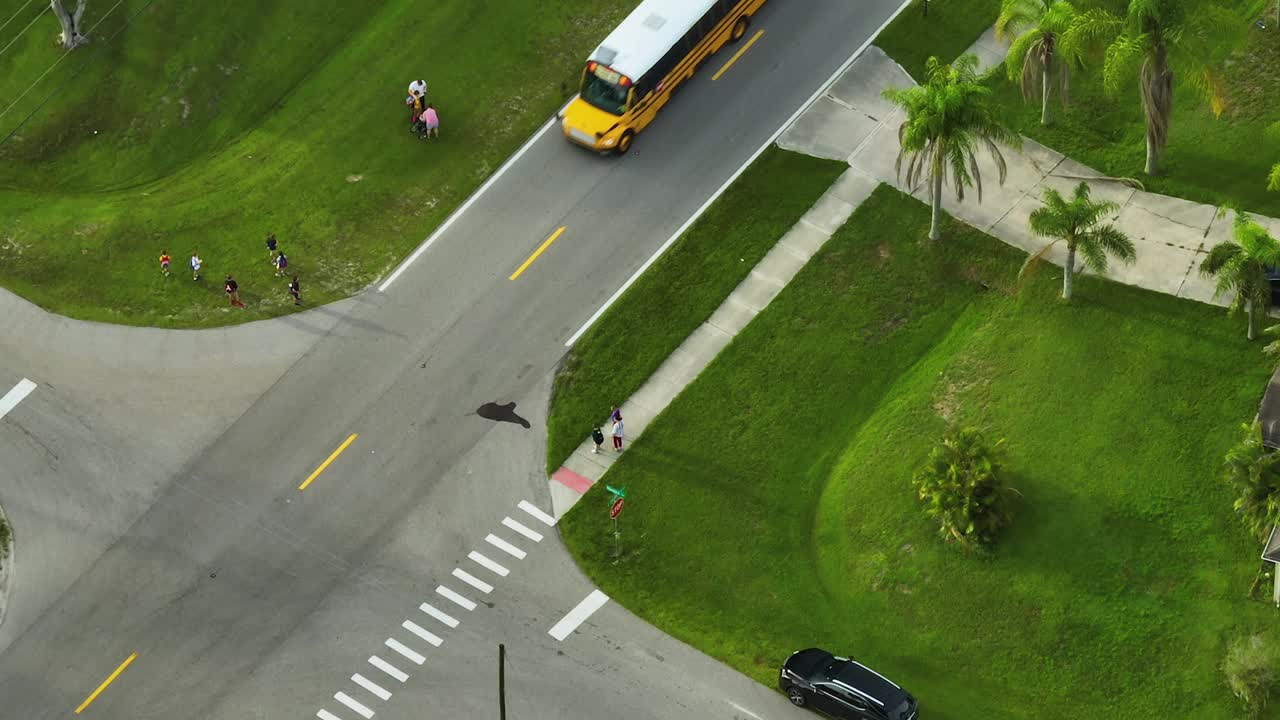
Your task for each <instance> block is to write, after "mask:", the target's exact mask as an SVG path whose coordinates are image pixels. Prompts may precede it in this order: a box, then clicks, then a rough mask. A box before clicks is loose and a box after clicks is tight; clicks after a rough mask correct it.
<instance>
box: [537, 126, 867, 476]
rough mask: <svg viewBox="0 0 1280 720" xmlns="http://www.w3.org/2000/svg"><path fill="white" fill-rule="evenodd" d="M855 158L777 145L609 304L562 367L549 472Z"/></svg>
mask: <svg viewBox="0 0 1280 720" xmlns="http://www.w3.org/2000/svg"><path fill="white" fill-rule="evenodd" d="M846 168H847V165H845V164H844V163H839V162H833V161H830V160H821V159H817V158H811V157H808V156H805V155H799V154H797V153H791V152H787V151H785V150H779V149H778V148H770V149H769V150H767V151H766V152H765V153H764V154H763V155H761V156H760V158H759V159H758V160H756V162H755V163H754V164H752V166H751V167H750V168H748V169H747V171H746V172H744V173H743V174H742V176H741V177H739V178H738V181H737V182H735V183H734V184H733V185H732V186H731V187H730V188H729V189H728V190H726V191H725V193H724V195H722V196H721V197H720V199H719V200H717V201H716V202H715V203H714V204H712V205H711V207H710V208H708V209H707V212H706V213H705V214H704V215H703V216H702V217H701V218H699V219H698V221H697V222H696V223H694V224H693V226H692V227H690V228H689V230H688V231H687V232H685V234H684V235H683V236H682V237H681V238H680V239H679V240H678V241H676V243H675V244H674V245H672V247H671V248H670V249H669V250H667V252H666V253H665V254H664V255H663V256H662V257H661V258H659V259H658V260H657V262H655V263H654V265H653V267H652V268H650V269H649V271H648V272H646V273H645V274H644V275H642V276H641V277H640V279H639V280H637V281H636V283H635V284H634V285H632V286H631V287H630V288H629V289H628V290H627V292H626V293H625V294H623V296H622V297H621V298H620V299H619V301H618V302H616V303H614V304H613V306H612V307H610V308H609V310H608V311H607V312H606V313H605V314H604V315H603V316H602V317H601V318H600V319H599V320H598V321H597V322H596V323H595V324H594V325H593V326H592V327H591V329H590V330H588V331H587V333H586V334H585V335H583V336H582V338H581V339H579V340H578V342H577V343H576V344H575V345H574V347H573V349H572V350H571V351H570V352H569V355H568V356H567V357H566V359H565V362H564V365H563V366H562V367H561V369H560V372H559V374H557V376H556V379H555V390H554V395H553V399H552V406H551V412H550V414H549V417H548V418H547V472H552V471H554V470H555V469H556V468H557V467H559V466H560V463H562V462H564V460H565V458H567V457H569V454H570V453H572V452H573V449H574V448H576V447H577V446H578V444H579V443H580V442H582V440H583V439H584V438H586V437H587V435H588V434H589V433H590V431H591V428H592V425H593V423H598V422H600V421H602V420H603V419H604V416H605V415H607V414H608V412H609V406H610V404H612V403H621V402H622V401H623V400H624V399H626V398H628V397H630V396H631V395H632V394H633V393H634V392H635V391H636V390H638V389H639V388H640V386H641V385H643V384H644V382H645V380H647V379H648V378H649V376H650V375H652V374H653V372H654V371H655V370H657V369H658V366H659V365H661V364H662V361H663V360H665V359H666V358H667V356H669V355H670V354H671V352H672V351H673V350H675V349H676V348H677V347H678V346H679V345H680V343H681V342H684V339H685V338H687V337H688V336H689V334H690V333H692V332H693V331H694V330H696V329H697V327H698V325H700V324H701V323H703V322H704V321H705V320H706V319H707V318H709V317H711V314H712V313H714V312H715V310H716V308H717V307H719V306H720V303H722V302H724V299H725V298H726V297H728V296H729V293H730V292H732V291H733V288H735V287H737V285H738V283H740V282H741V281H742V280H743V278H745V277H746V276H747V274H748V273H750V272H751V268H753V267H755V266H756V263H758V262H759V261H760V259H761V258H763V257H764V255H765V253H767V252H769V249H770V248H772V247H773V246H774V244H775V243H777V241H778V240H779V239H780V238H781V237H782V236H783V235H784V234H786V232H787V230H788V229H790V228H791V226H792V225H794V224H795V223H796V222H797V221H798V220H799V219H800V216H801V215H803V214H804V213H805V211H806V210H808V209H809V208H810V207H811V206H812V205H813V203H814V202H816V201H817V200H818V198H819V197H821V196H822V194H823V193H824V192H826V190H827V188H829V187H830V186H831V184H832V183H833V182H835V180H836V178H838V177H839V176H840V173H842V172H843V171H844V170H845V169H846Z"/></svg>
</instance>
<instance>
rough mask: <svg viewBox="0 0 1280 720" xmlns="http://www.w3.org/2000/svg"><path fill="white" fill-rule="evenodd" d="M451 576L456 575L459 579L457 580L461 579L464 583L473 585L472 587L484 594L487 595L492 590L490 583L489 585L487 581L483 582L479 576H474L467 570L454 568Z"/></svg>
mask: <svg viewBox="0 0 1280 720" xmlns="http://www.w3.org/2000/svg"><path fill="white" fill-rule="evenodd" d="M453 576H454V577H456V578H458V579H459V580H461V581H462V582H464V583H466V584H468V585H470V586H471V587H473V588H475V589H477V590H479V591H480V592H482V593H484V594H486V595H488V594H489V593H491V592H493V586H492V585H490V584H489V583H487V582H485V581H483V580H481V579H480V578H478V577H476V576H475V575H472V574H471V573H469V572H467V571H466V570H463V569H462V568H454V569H453Z"/></svg>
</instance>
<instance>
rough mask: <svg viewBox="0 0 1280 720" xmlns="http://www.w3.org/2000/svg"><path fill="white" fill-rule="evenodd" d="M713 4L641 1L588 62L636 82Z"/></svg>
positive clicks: (708, 1) (711, 0)
mask: <svg viewBox="0 0 1280 720" xmlns="http://www.w3.org/2000/svg"><path fill="white" fill-rule="evenodd" d="M715 4H716V0H644V1H643V2H641V3H640V5H639V7H637V8H636V9H635V10H633V11H631V14H630V15H628V16H627V19H626V20H623V21H622V24H620V25H618V27H617V28H615V29H614V31H613V32H611V33H609V37H607V38H605V39H604V42H602V43H600V47H598V48H596V49H595V52H593V53H591V58H590V59H591V60H594V61H596V62H598V63H600V64H602V65H607V66H608V67H611V68H613V69H614V70H616V71H618V72H620V73H622V74H623V75H626V76H627V77H629V78H631V79H632V80H636V79H638V78H640V77H641V76H643V75H644V74H645V73H647V72H649V68H651V67H653V66H654V63H656V62H658V61H659V60H661V59H662V56H663V55H666V54H667V51H668V50H670V49H671V46H673V45H675V44H676V42H677V41H679V40H680V38H682V37H684V34H685V33H687V32H689V28H691V27H693V25H694V23H696V22H698V20H700V19H702V16H703V15H706V14H707V12H708V11H709V10H711V7H712V6H713V5H715Z"/></svg>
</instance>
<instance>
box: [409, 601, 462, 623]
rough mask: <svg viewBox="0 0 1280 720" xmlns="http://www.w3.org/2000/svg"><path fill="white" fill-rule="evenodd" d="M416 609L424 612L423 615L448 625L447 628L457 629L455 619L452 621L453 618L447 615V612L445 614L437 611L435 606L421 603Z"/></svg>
mask: <svg viewBox="0 0 1280 720" xmlns="http://www.w3.org/2000/svg"><path fill="white" fill-rule="evenodd" d="M418 609H419V610H421V611H422V612H424V613H426V614H428V615H430V616H431V617H433V618H435V619H437V620H439V621H440V622H442V623H444V624H445V625H448V626H449V627H451V628H456V627H458V621H457V620H455V619H454V617H453V616H452V615H450V614H449V613H447V612H445V611H443V610H440V609H438V608H437V607H436V606H434V605H431V604H428V603H422V604H421V605H419V606H418Z"/></svg>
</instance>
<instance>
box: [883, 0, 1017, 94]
mask: <svg viewBox="0 0 1280 720" xmlns="http://www.w3.org/2000/svg"><path fill="white" fill-rule="evenodd" d="M999 13H1000V0H933V1H932V2H930V3H929V15H928V16H925V14H924V0H912V2H911V6H910V7H908V8H907V9H906V10H903V11H902V14H900V15H898V17H896V18H894V21H893V22H892V23H889V27H886V28H885V29H884V32H882V33H880V35H879V36H878V37H876V42H875V44H876V47H879V48H880V49H881V50H884V52H885V54H886V55H888V56H889V57H891V58H893V59H894V60H895V61H897V63H898V64H899V65H901V66H902V68H903V69H904V70H906V71H907V72H908V73H910V74H911V77H913V78H915V80H916V82H923V81H924V66H925V62H926V61H928V59H929V57H930V56H937V57H938V58H940V59H941V60H943V61H944V62H951V61H952V60H954V59H955V58H957V57H959V56H960V55H961V54H963V53H964V51H966V50H968V49H969V47H970V46H971V45H973V43H974V42H976V41H977V40H978V38H979V37H981V36H982V33H984V32H986V29H987V28H989V27H991V25H992V24H993V23H995V21H996V16H997V15H998V14H999Z"/></svg>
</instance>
